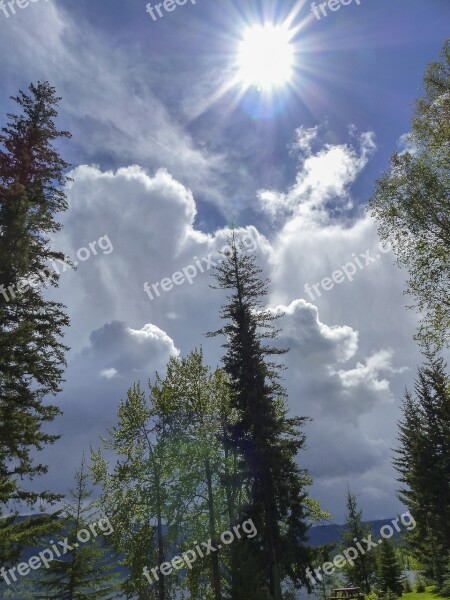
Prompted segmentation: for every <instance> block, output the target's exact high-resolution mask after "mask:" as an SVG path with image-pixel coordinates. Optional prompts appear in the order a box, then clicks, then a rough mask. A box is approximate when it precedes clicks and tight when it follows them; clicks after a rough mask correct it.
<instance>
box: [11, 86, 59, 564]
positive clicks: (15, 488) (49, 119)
mask: <svg viewBox="0 0 450 600" xmlns="http://www.w3.org/2000/svg"><path fill="white" fill-rule="evenodd" d="M29 91H30V93H29V94H26V93H24V92H22V91H20V92H19V95H18V96H17V97H14V98H13V100H14V101H15V102H16V103H17V105H18V106H19V108H20V109H21V113H20V114H8V118H9V122H8V123H7V124H6V126H4V127H2V129H1V133H0V516H1V514H2V512H5V511H6V510H8V509H7V505H8V503H10V502H16V503H17V502H19V503H20V502H22V503H27V504H29V505H33V504H35V503H37V502H53V501H55V500H56V499H57V496H55V495H54V494H52V493H50V492H47V491H42V492H31V491H28V490H27V489H25V487H24V482H26V481H27V479H28V480H29V479H32V478H34V477H35V476H36V475H41V474H43V473H45V472H46V467H45V466H44V465H42V464H36V462H35V461H34V458H33V454H34V452H35V451H36V450H37V451H39V450H42V449H43V448H44V447H45V446H46V445H47V444H53V443H54V442H55V441H56V440H57V439H58V436H55V435H49V434H47V433H45V431H44V430H43V425H44V424H45V423H48V422H50V421H52V420H53V419H54V418H55V417H56V416H57V415H58V414H60V411H59V409H58V408H57V407H56V406H52V405H51V404H48V403H46V402H45V401H44V397H45V396H47V395H48V394H56V393H57V392H58V391H59V390H60V384H61V380H62V373H63V367H64V366H65V359H64V355H65V352H66V350H67V348H66V346H64V345H63V344H62V342H61V338H62V335H63V328H64V327H65V326H67V325H68V318H67V316H66V314H65V313H64V307H63V306H62V305H61V304H60V303H57V302H52V301H51V300H48V299H46V298H45V297H44V295H43V292H42V289H41V287H42V285H41V281H40V279H39V277H40V276H41V277H43V278H44V279H45V273H46V274H47V280H48V281H49V282H50V283H51V284H52V285H53V286H56V285H57V284H58V275H57V273H56V272H55V271H53V272H52V273H51V272H50V271H49V270H48V266H47V263H48V262H50V261H55V260H65V256H64V255H63V254H62V253H60V252H56V251H54V250H52V249H51V246H50V242H49V238H48V236H49V235H50V234H53V233H55V232H57V231H58V230H59V229H60V227H61V226H60V224H59V223H57V222H56V220H55V215H56V214H57V213H58V212H60V211H64V210H66V208H67V203H66V198H65V195H64V191H63V189H62V188H63V186H64V184H65V183H66V181H67V178H66V177H65V175H64V170H65V169H66V168H67V167H68V164H67V163H66V162H65V161H64V160H63V159H62V158H61V157H60V156H59V154H58V152H57V151H56V150H55V149H54V147H53V143H54V142H55V141H56V140H57V139H58V138H61V137H62V138H64V137H69V136H70V134H69V133H68V132H66V131H58V130H57V129H56V127H55V125H54V119H55V117H56V116H57V105H58V102H59V100H60V98H57V97H56V96H55V90H54V88H53V87H51V86H50V85H49V84H48V83H38V84H37V85H30V87H29ZM43 274H44V275H43ZM2 506H3V509H2ZM38 523H39V522H38V521H34V522H30V523H27V524H25V525H24V524H23V523H20V524H17V523H15V522H14V517H10V518H8V519H7V520H2V521H1V524H0V528H1V529H2V547H1V548H0V554H1V555H2V556H0V558H1V557H3V559H4V560H8V559H12V557H13V555H15V556H16V557H17V553H18V552H19V550H20V546H21V545H22V544H26V543H29V542H30V540H31V539H33V538H34V537H35V534H36V533H37V530H36V528H37V526H38Z"/></svg>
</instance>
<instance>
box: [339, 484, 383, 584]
mask: <svg viewBox="0 0 450 600" xmlns="http://www.w3.org/2000/svg"><path fill="white" fill-rule="evenodd" d="M345 525H346V526H345V531H344V533H343V535H342V539H343V545H344V548H348V547H355V544H356V542H361V541H362V539H363V538H367V536H368V535H370V534H371V533H372V530H371V528H370V525H364V524H363V521H362V510H358V503H357V499H356V496H355V495H354V494H352V493H351V491H350V489H349V490H348V492H347V521H346V524H345ZM375 571H376V563H375V557H374V556H372V555H371V554H369V553H365V554H362V553H361V552H358V556H357V557H356V558H355V559H354V565H353V566H350V565H346V567H345V578H346V580H347V583H348V584H351V585H354V586H356V587H360V588H361V589H362V590H363V591H364V593H365V594H369V593H370V590H371V586H372V583H373V582H374V578H375Z"/></svg>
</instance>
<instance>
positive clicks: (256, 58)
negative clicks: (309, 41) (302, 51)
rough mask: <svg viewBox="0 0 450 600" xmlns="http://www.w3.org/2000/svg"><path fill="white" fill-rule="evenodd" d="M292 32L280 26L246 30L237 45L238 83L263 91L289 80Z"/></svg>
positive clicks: (291, 57) (292, 54)
mask: <svg viewBox="0 0 450 600" xmlns="http://www.w3.org/2000/svg"><path fill="white" fill-rule="evenodd" d="M292 35H293V34H292V32H290V31H289V30H288V29H287V28H286V27H284V26H282V25H273V24H265V25H256V26H254V27H250V28H248V29H247V30H246V31H245V33H244V35H243V38H242V40H241V42H240V44H239V50H238V56H237V65H236V66H237V69H238V80H239V81H240V82H241V84H242V85H244V86H245V87H251V86H256V87H257V88H260V89H261V90H264V91H269V90H271V89H273V88H276V87H280V86H282V85H285V84H286V83H288V82H289V81H290V80H291V79H292V74H293V65H294V47H293V45H292V43H291V38H292Z"/></svg>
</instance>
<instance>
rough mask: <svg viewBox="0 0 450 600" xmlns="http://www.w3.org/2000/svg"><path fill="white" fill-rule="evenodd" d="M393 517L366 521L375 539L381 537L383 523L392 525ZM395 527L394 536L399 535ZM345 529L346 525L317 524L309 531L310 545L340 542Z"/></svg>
mask: <svg viewBox="0 0 450 600" xmlns="http://www.w3.org/2000/svg"><path fill="white" fill-rule="evenodd" d="M392 521H393V519H381V520H378V521H366V522H365V525H369V526H370V528H371V530H372V537H373V540H374V541H375V540H377V539H379V538H380V537H381V534H380V529H381V528H382V527H383V525H391V526H392ZM393 529H394V532H395V533H394V535H393V536H392V538H393V539H394V538H395V537H398V535H399V534H398V533H397V532H396V531H395V527H393ZM344 531H345V525H334V524H331V525H316V526H315V527H312V528H311V529H310V531H309V545H311V546H320V545H321V544H335V545H337V544H339V542H340V540H341V539H342V534H343V532H344Z"/></svg>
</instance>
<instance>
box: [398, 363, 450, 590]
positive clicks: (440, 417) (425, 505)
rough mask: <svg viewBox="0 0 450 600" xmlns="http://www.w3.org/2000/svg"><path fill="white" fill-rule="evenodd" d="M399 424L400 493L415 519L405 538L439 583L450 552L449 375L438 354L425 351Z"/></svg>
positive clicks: (406, 397) (406, 396)
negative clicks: (412, 528) (413, 527)
mask: <svg viewBox="0 0 450 600" xmlns="http://www.w3.org/2000/svg"><path fill="white" fill-rule="evenodd" d="M399 428H400V435H399V441H400V446H399V448H398V449H397V450H396V456H395V458H394V465H395V467H396V469H397V471H398V472H399V474H400V477H399V479H398V481H399V482H400V483H401V485H402V487H401V489H400V491H399V493H398V496H399V498H400V500H401V501H402V502H404V503H405V504H406V505H407V506H408V508H409V510H410V511H411V514H412V515H413V516H414V518H415V520H416V522H417V527H416V528H415V529H414V530H413V531H412V532H411V533H410V534H409V539H410V542H411V544H412V547H413V549H414V551H415V554H416V556H417V558H418V559H419V561H420V562H421V563H422V564H423V565H424V566H425V568H426V572H427V575H428V576H430V577H432V578H433V579H434V581H435V582H436V584H437V586H438V587H440V586H441V584H442V581H443V578H444V572H445V566H446V559H447V557H448V556H449V554H450V378H449V376H448V374H447V373H446V366H445V364H444V361H443V360H442V359H441V358H438V357H434V356H433V355H431V354H429V355H428V357H427V362H426V364H425V365H424V366H422V367H421V368H420V369H419V372H418V378H417V382H416V386H415V395H412V394H411V393H410V392H407V393H406V395H405V399H404V402H403V419H402V421H401V422H400V424H399Z"/></svg>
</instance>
